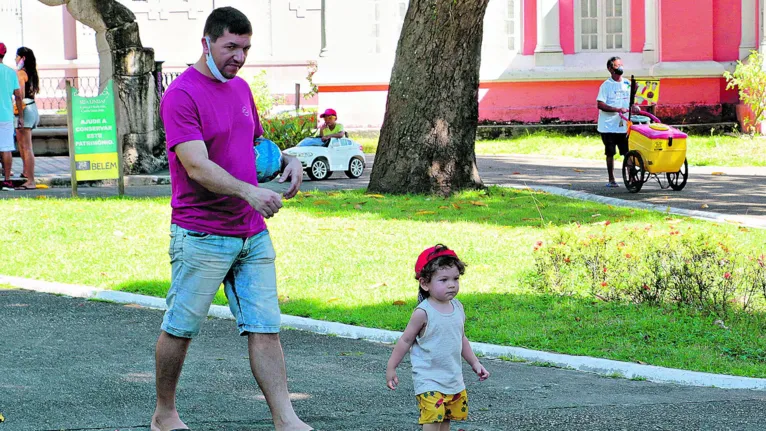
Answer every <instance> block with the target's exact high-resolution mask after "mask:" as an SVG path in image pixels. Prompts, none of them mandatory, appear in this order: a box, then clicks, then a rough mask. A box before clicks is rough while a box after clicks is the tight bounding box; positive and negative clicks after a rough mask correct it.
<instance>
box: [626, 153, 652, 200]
mask: <svg viewBox="0 0 766 431" xmlns="http://www.w3.org/2000/svg"><path fill="white" fill-rule="evenodd" d="M645 175H646V170H644V159H643V158H642V157H641V154H639V152H638V151H635V150H633V151H628V154H626V155H625V157H624V158H623V160H622V181H623V182H624V183H625V188H627V189H628V191H629V192H631V193H638V192H639V191H641V187H643V185H644V182H645V181H646V178H645Z"/></svg>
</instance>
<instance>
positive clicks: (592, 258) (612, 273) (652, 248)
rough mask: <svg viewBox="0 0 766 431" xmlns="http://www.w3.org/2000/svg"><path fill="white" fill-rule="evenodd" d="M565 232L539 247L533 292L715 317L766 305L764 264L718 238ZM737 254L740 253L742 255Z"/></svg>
mask: <svg viewBox="0 0 766 431" xmlns="http://www.w3.org/2000/svg"><path fill="white" fill-rule="evenodd" d="M608 225H609V224H608V223H606V224H604V225H603V226H600V227H597V228H580V227H579V226H578V227H576V228H575V229H564V228H562V229H560V230H558V231H557V232H555V233H554V234H552V235H551V239H549V240H546V241H538V242H537V243H535V245H534V249H533V250H534V253H533V256H534V261H535V273H534V274H533V275H532V277H531V281H532V283H533V286H535V287H536V288H537V289H538V290H541V291H543V292H546V293H555V294H560V295H591V296H593V297H595V298H598V299H600V300H603V301H623V302H633V303H646V304H650V305H660V304H679V305H684V306H688V307H692V308H694V309H698V310H705V311H707V312H710V313H712V314H716V315H721V316H723V315H726V314H727V313H728V312H729V311H731V310H732V309H734V308H736V309H738V310H744V311H751V310H753V309H764V306H766V267H765V262H764V260H765V258H764V256H763V255H761V256H757V257H754V256H751V255H748V254H746V253H745V252H742V251H739V250H737V249H736V248H735V247H733V245H732V244H730V239H729V238H728V237H724V236H716V235H713V234H709V233H706V234H702V233H698V234H691V233H688V232H687V233H682V232H681V231H680V230H677V229H672V230H671V231H670V232H654V231H653V230H652V227H651V226H647V227H645V228H643V229H640V228H633V229H627V230H623V231H617V230H616V229H610V228H608ZM735 250H737V251H735Z"/></svg>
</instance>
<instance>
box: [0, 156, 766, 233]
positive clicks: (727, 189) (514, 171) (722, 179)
mask: <svg viewBox="0 0 766 431" xmlns="http://www.w3.org/2000/svg"><path fill="white" fill-rule="evenodd" d="M373 162H374V154H368V155H367V169H365V171H364V174H363V175H362V176H361V177H360V178H358V179H350V178H346V176H345V175H343V174H342V173H341V174H339V173H336V174H334V175H333V176H331V177H330V178H329V179H327V180H324V181H311V180H309V179H308V177H306V176H304V182H303V186H302V187H301V188H302V190H304V191H308V190H313V189H317V190H325V191H326V190H338V189H360V188H365V187H367V184H368V183H369V180H370V172H371V170H372V169H371V167H372V164H373ZM20 163H21V161H20V160H19V159H14V172H16V174H18V173H19V172H21V164H20ZM36 163H37V166H36V173H37V177H38V179H39V182H40V184H46V185H48V186H49V187H54V188H52V189H46V190H32V191H15V192H0V198H8V197H18V196H38V195H46V196H57V197H67V196H69V191H68V188H69V187H70V184H69V157H38V158H37V159H36ZM477 165H478V168H479V173H480V175H481V178H482V180H483V181H484V184H486V185H502V186H508V187H530V188H533V189H536V190H541V191H546V192H551V193H556V194H562V195H565V196H569V197H574V198H577V199H588V200H594V201H602V200H603V201H604V202H606V203H608V204H610V205H632V204H631V203H637V204H639V205H638V206H643V207H649V206H651V207H653V208H654V209H658V210H662V211H666V210H667V209H668V208H670V212H671V213H676V214H680V215H691V214H697V215H700V213H710V214H714V216H711V217H707V218H709V219H721V220H722V219H723V218H726V217H729V218H730V219H731V222H734V223H744V224H747V225H751V226H763V227H766V167H740V168H730V167H711V166H703V167H696V166H693V167H690V168H689V180H688V183H687V185H686V187H685V188H684V189H683V190H681V191H673V190H670V189H665V190H663V189H661V188H660V187H659V186H658V184H657V182H656V181H654V180H650V181H649V182H647V183H646V184H645V185H644V187H643V188H642V189H641V191H640V192H639V193H629V192H628V191H627V190H626V189H625V188H624V187H620V188H614V189H612V188H606V187H604V184H605V183H606V168H605V167H604V163H603V162H598V161H584V160H579V159H572V158H563V157H557V158H544V157H538V156H531V155H496V156H478V157H477ZM618 173H619V171H618ZM619 182H620V183H621V180H620V181H619ZM125 183H126V184H125V185H126V194H128V195H129V196H170V187H169V184H170V177H169V174H168V171H163V172H158V173H156V174H153V175H130V176H127V177H126V179H125ZM91 185H96V186H97V185H99V184H98V183H97V184H91ZM109 185H111V186H112V187H87V186H88V184H85V183H81V185H80V191H81V194H83V195H85V196H93V197H102V196H112V195H115V194H116V189H115V186H116V181H112V182H110V183H109ZM621 185H622V184H621ZM156 186H163V187H156ZM266 187H269V188H272V189H274V190H276V191H281V190H282V189H284V188H286V187H282V185H280V184H279V183H277V182H276V181H272V182H270V183H267V184H266ZM577 192H579V193H577ZM603 198H608V199H606V200H604V199H603ZM676 209H681V210H682V211H680V212H678V211H675V210H676ZM716 217H718V218H716ZM703 218H704V217H703Z"/></svg>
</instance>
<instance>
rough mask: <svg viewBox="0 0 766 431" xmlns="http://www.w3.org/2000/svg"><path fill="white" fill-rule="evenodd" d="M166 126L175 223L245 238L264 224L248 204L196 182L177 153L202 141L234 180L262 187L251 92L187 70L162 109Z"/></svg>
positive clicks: (242, 82) (245, 86) (239, 83)
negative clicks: (186, 144)
mask: <svg viewBox="0 0 766 431" xmlns="http://www.w3.org/2000/svg"><path fill="white" fill-rule="evenodd" d="M160 116H161V117H162V122H163V123H164V125H165V136H166V140H167V146H168V163H169V165H170V183H171V188H172V198H171V201H170V205H171V207H172V208H173V211H172V215H171V222H172V223H175V224H177V225H178V226H181V227H182V228H185V229H190V230H194V231H198V232H203V233H209V234H214V235H224V236H234V237H240V238H247V237H250V236H253V235H255V234H257V233H259V232H261V231H263V230H264V229H266V222H265V221H264V219H263V216H261V215H260V214H259V213H258V212H257V211H255V210H254V209H253V207H251V206H250V205H249V204H248V203H247V202H246V201H244V200H242V199H239V198H236V197H231V196H225V195H220V194H216V193H213V192H211V191H210V190H208V189H206V188H204V187H202V186H201V185H200V184H199V183H197V182H195V181H194V180H192V179H191V178H189V175H188V174H187V172H186V169H184V167H183V165H182V164H181V161H180V160H179V159H178V157H176V153H175V151H174V148H175V146H176V145H178V144H182V143H184V142H189V141H204V142H205V145H206V146H207V151H208V157H209V158H210V160H211V161H213V162H214V163H216V164H217V165H219V166H220V167H222V168H223V169H224V170H226V171H227V172H228V173H229V174H231V175H232V176H233V177H234V178H236V179H238V180H241V181H244V182H247V183H250V184H253V185H258V179H257V178H258V177H257V174H256V172H255V153H254V151H253V138H254V137H256V136H261V135H262V134H263V127H261V122H260V119H259V118H258V111H257V110H256V107H255V102H253V96H252V93H251V92H250V87H249V85H248V84H247V82H245V80H243V79H242V78H238V77H236V78H234V79H231V80H229V81H228V82H226V83H222V82H219V81H217V80H215V79H213V78H208V77H207V76H205V75H203V74H202V73H200V72H199V71H197V70H196V69H195V68H194V67H189V68H188V69H186V71H185V72H184V73H182V74H181V75H180V76H179V77H178V78H176V79H175V80H173V82H172V83H171V84H170V86H169V87H168V89H167V91H165V95H164V96H163V98H162V103H161V105H160Z"/></svg>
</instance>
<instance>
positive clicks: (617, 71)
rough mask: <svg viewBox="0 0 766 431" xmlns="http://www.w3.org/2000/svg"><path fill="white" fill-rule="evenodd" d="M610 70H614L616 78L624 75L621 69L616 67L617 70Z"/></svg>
mask: <svg viewBox="0 0 766 431" xmlns="http://www.w3.org/2000/svg"><path fill="white" fill-rule="evenodd" d="M612 70H614V74H615V75H617V76H622V74H623V73H624V71H623V70H622V67H618V68H616V69H612Z"/></svg>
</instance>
